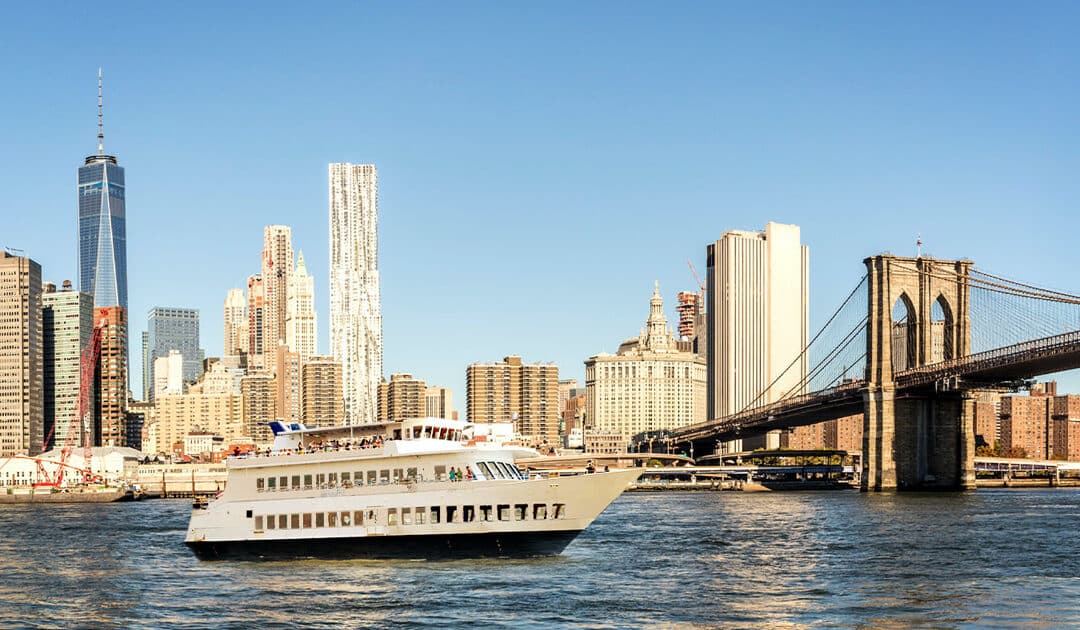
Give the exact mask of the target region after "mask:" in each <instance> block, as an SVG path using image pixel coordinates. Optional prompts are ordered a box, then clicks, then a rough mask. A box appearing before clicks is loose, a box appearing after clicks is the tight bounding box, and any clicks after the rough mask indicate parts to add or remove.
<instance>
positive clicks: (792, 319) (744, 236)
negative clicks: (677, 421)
mask: <svg viewBox="0 0 1080 630" xmlns="http://www.w3.org/2000/svg"><path fill="white" fill-rule="evenodd" d="M706 256H707V265H708V275H707V279H706V329H707V332H706V337H707V339H708V345H707V349H706V358H707V361H708V387H709V393H708V396H707V409H706V414H707V415H708V417H709V418H719V417H723V416H727V415H730V414H733V413H738V412H739V411H741V410H743V409H746V408H749V407H755V406H758V405H764V404H767V403H770V402H774V401H776V400H779V399H780V398H782V397H784V396H785V395H787V394H789V393H796V394H797V393H799V391H795V390H800V391H801V389H800V383H802V381H803V379H804V377H805V376H806V370H807V358H806V355H805V354H803V353H802V351H803V349H804V348H805V347H806V345H807V341H808V334H807V333H808V329H809V319H808V313H809V308H808V305H809V297H808V296H809V292H808V286H809V280H808V277H809V276H808V272H809V249H808V248H807V247H806V246H805V245H802V244H801V243H800V231H799V227H798V226H797V225H782V224H779V223H771V222H770V223H768V224H767V225H766V226H765V231H764V232H746V231H739V230H736V231H730V232H725V233H724V234H723V236H722V237H721V238H720V240H718V241H716V242H715V243H712V244H710V245H709V246H708V247H707V248H706ZM789 366H790V367H789ZM746 442H747V443H748V444H746V445H743V444H739V443H738V442H736V443H734V444H730V445H728V448H729V450H742V449H743V448H754V447H757V446H764V445H765V444H764V443H762V444H757V443H754V444H750V440H747V441H746ZM761 442H764V441H763V440H761Z"/></svg>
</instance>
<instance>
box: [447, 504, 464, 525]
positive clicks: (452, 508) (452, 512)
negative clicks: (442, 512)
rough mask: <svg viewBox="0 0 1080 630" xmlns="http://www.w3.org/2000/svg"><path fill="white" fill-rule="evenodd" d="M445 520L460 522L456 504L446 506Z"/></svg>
mask: <svg viewBox="0 0 1080 630" xmlns="http://www.w3.org/2000/svg"><path fill="white" fill-rule="evenodd" d="M446 522H447V523H460V522H461V513H460V512H459V511H458V507H457V506H456V505H448V506H446Z"/></svg>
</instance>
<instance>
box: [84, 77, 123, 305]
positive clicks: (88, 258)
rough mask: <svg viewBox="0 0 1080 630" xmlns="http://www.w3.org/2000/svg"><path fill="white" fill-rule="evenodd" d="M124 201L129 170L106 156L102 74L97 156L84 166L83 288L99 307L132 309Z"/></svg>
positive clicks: (88, 158)
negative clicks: (125, 174)
mask: <svg viewBox="0 0 1080 630" xmlns="http://www.w3.org/2000/svg"><path fill="white" fill-rule="evenodd" d="M124 198H125V194H124V169H123V167H121V166H120V165H119V164H117V162H116V158H115V157H114V156H111V155H105V148H104V133H103V131H102V109H101V72H100V70H99V71H98V152H97V154H96V155H91V156H89V157H87V158H86V160H85V163H84V165H83V166H81V167H80V168H79V290H80V291H82V292H83V293H89V294H90V295H92V296H93V297H94V306H95V307H97V308H100V307H102V306H122V307H124V309H125V310H126V309H127V305H128V300H127V297H128V296H127V237H126V236H125V234H126V226H125V222H126V219H125V212H124V210H125V209H124Z"/></svg>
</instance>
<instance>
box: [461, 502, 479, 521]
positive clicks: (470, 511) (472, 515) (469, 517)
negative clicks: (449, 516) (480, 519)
mask: <svg viewBox="0 0 1080 630" xmlns="http://www.w3.org/2000/svg"><path fill="white" fill-rule="evenodd" d="M461 519H462V520H463V521H465V522H466V523H471V522H473V521H475V520H476V507H475V506H472V505H466V506H463V507H462V508H461Z"/></svg>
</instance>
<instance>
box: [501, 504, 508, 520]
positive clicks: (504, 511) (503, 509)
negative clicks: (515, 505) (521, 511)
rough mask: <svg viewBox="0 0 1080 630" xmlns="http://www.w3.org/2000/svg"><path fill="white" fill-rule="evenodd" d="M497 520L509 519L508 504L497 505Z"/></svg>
mask: <svg viewBox="0 0 1080 630" xmlns="http://www.w3.org/2000/svg"><path fill="white" fill-rule="evenodd" d="M499 520H500V521H509V520H510V506H509V505H500V506H499Z"/></svg>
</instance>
